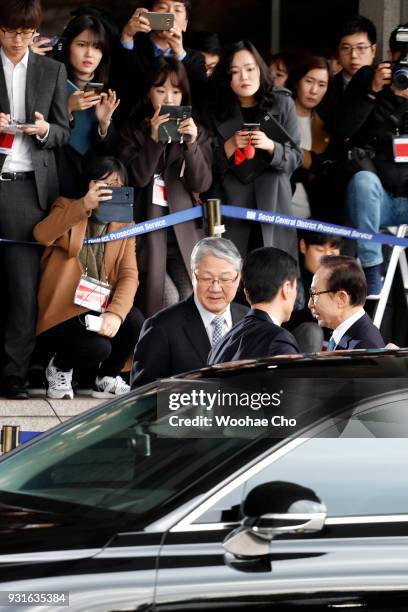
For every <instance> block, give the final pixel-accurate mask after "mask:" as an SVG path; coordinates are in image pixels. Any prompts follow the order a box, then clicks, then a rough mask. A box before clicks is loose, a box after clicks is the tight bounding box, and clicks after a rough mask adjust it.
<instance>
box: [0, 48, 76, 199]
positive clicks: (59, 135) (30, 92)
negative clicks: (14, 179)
mask: <svg viewBox="0 0 408 612" xmlns="http://www.w3.org/2000/svg"><path fill="white" fill-rule="evenodd" d="M25 97H26V121H27V123H34V121H35V117H34V113H35V111H37V112H39V113H42V114H43V115H44V119H45V121H48V123H49V124H50V131H49V134H48V138H47V140H46V141H45V142H43V143H41V142H40V141H39V140H38V139H37V138H36V137H35V136H30V137H29V142H30V147H31V155H32V160H33V166H34V172H35V182H36V186H37V194H38V200H39V204H40V207H41V208H42V209H43V210H46V209H47V208H48V207H49V206H50V205H51V204H52V202H53V201H54V200H56V198H57V197H58V195H59V193H58V191H59V188H58V179H57V167H56V163H55V157H54V151H53V149H54V148H55V147H61V146H63V145H65V144H66V143H67V142H68V139H69V122H68V105H67V72H66V69H65V66H64V65H63V64H61V63H59V62H56V61H55V60H53V59H51V58H49V57H43V56H40V55H37V54H36V53H32V52H31V51H30V53H29V57H28V66H27V81H26V96H25ZM0 112H3V113H6V114H9V113H10V104H9V99H8V96H7V88H6V81H5V78H4V71H3V65H2V63H1V62H0ZM5 159H6V156H5V155H1V154H0V171H1V168H2V167H3V164H4V160H5Z"/></svg>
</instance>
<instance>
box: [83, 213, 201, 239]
mask: <svg viewBox="0 0 408 612" xmlns="http://www.w3.org/2000/svg"><path fill="white" fill-rule="evenodd" d="M202 216H203V207H202V206H194V208H188V209H187V210H180V211H178V212H176V213H170V214H169V215H164V216H163V217H156V218H155V219H151V220H149V221H143V222H142V223H137V224H136V225H131V226H130V227H126V228H123V229H119V230H115V231H114V232H109V234H105V235H104V236H101V237H98V238H88V239H87V240H85V241H84V244H98V243H100V242H111V241H112V240H123V239H124V238H130V237H132V236H140V235H141V234H147V233H148V232H154V231H156V230H160V229H166V228H167V227H172V226H173V225H177V224H178V223H185V222H186V221H192V220H193V219H200V218H201V217H202Z"/></svg>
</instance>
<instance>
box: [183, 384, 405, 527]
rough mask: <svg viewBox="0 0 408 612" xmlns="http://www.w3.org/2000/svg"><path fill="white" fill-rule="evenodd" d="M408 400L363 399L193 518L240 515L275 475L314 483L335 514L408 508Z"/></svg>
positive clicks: (209, 519)
mask: <svg viewBox="0 0 408 612" xmlns="http://www.w3.org/2000/svg"><path fill="white" fill-rule="evenodd" d="M407 405H408V394H407V392H406V391H401V392H397V393H390V394H389V393H388V394H385V395H384V396H381V397H380V398H377V399H375V398H374V399H370V400H368V401H367V400H364V401H361V402H359V403H358V404H357V406H353V407H352V408H349V409H348V410H347V415H343V416H339V417H336V419H334V420H333V419H332V420H328V421H327V422H326V425H323V426H320V430H319V431H318V432H315V435H314V437H310V438H304V439H303V440H298V441H297V442H298V443H296V444H292V443H291V444H288V449H290V450H288V452H285V450H284V449H281V448H280V450H279V452H278V453H276V452H274V453H273V454H272V455H271V457H270V460H269V461H268V462H267V463H268V464H267V467H265V468H263V469H261V470H260V471H259V472H257V473H256V475H254V476H252V477H251V478H249V479H248V480H246V481H245V482H244V483H242V484H240V485H239V486H237V487H235V488H232V489H229V490H228V493H226V495H225V496H224V497H221V498H220V499H218V500H217V502H216V503H215V504H214V505H213V506H211V507H210V508H209V509H208V510H206V511H205V512H203V514H202V515H201V516H199V517H198V518H197V519H195V521H194V523H193V524H196V525H199V524H203V523H204V524H205V523H224V522H237V521H239V520H241V519H242V518H243V515H242V512H241V504H242V501H243V499H244V498H245V496H246V495H247V493H248V492H249V491H250V490H251V489H253V488H254V487H256V486H257V485H259V484H263V483H265V482H269V481H273V480H285V481H289V482H294V483H297V484H300V485H303V486H305V487H310V488H311V489H313V490H314V491H315V492H316V494H317V495H318V496H319V497H320V498H321V499H322V500H323V501H324V502H325V504H326V506H327V510H328V516H331V517H335V516H357V515H378V514H394V513H404V514H405V513H406V512H407V508H408V491H407V488H406V486H405V474H406V471H407V469H408V444H407V437H408V414H407V409H406V407H407ZM299 442H300V443H299ZM275 455H277V456H278V458H277V459H275Z"/></svg>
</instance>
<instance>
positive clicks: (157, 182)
mask: <svg viewBox="0 0 408 612" xmlns="http://www.w3.org/2000/svg"><path fill="white" fill-rule="evenodd" d="M152 202H153V204H157V206H165V207H168V203H167V189H166V183H165V182H164V179H163V178H162V177H161V175H160V174H155V175H154V178H153V199H152Z"/></svg>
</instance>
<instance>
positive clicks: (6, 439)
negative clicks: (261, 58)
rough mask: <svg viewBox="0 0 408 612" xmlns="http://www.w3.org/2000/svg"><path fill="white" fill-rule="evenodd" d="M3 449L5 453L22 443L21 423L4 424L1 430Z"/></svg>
mask: <svg viewBox="0 0 408 612" xmlns="http://www.w3.org/2000/svg"><path fill="white" fill-rule="evenodd" d="M1 440H2V445H1V450H2V452H3V453H7V452H8V451H11V450H13V448H17V446H18V445H19V444H20V426H19V425H4V426H3V429H2V431H1Z"/></svg>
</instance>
